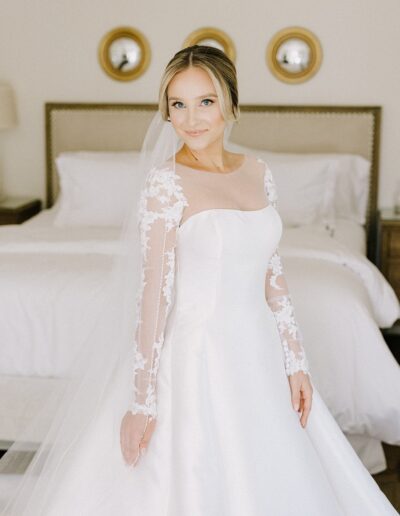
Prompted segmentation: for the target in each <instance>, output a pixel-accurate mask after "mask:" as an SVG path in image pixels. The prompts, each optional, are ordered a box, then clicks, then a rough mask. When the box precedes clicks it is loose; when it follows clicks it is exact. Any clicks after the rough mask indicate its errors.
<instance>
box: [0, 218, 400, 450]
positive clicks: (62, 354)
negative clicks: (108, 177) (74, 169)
mask: <svg viewBox="0 0 400 516" xmlns="http://www.w3.org/2000/svg"><path fill="white" fill-rule="evenodd" d="M54 215H55V208H53V209H51V210H44V211H42V212H41V213H40V214H39V215H37V216H36V217H33V218H32V219H30V220H29V221H27V222H26V223H24V224H22V225H20V226H5V227H2V228H0V282H1V285H2V288H1V290H0V328H1V334H2V345H1V348H0V380H2V382H3V387H4V386H5V385H6V383H7V379H8V380H10V381H11V380H12V382H14V383H13V385H14V384H15V379H16V378H18V377H20V376H23V377H26V378H28V377H31V378H35V377H36V378H37V377H59V376H62V375H63V373H64V371H65V370H66V368H67V367H68V365H69V364H70V362H71V360H73V358H74V357H75V356H76V354H77V353H78V351H79V350H78V349H76V347H75V346H74V342H73V341H71V339H70V338H69V335H71V334H72V335H74V332H75V331H77V332H79V331H80V327H81V325H80V322H81V321H82V319H85V321H86V323H87V321H88V318H90V317H91V313H92V312H93V307H95V306H96V303H98V293H99V291H100V289H101V285H102V278H103V277H104V272H105V271H107V270H108V268H109V266H110V264H111V256H110V255H111V254H112V253H113V252H115V251H116V250H117V245H116V242H117V240H116V238H117V237H118V229H117V228H89V227H87V228H57V227H54V226H52V221H53V218H54ZM350 246H351V247H350ZM279 249H280V254H281V256H282V259H283V262H284V267H285V273H286V277H287V281H288V284H289V288H290V291H291V293H292V297H293V301H294V306H295V310H296V314H297V318H298V321H299V325H300V327H301V328H302V331H303V334H304V339H305V348H306V352H307V355H308V358H309V362H310V368H311V372H312V375H313V377H314V381H315V384H316V385H317V386H318V389H319V391H320V392H321V395H322V396H323V399H324V400H325V402H326V403H327V405H328V407H329V409H330V410H331V412H332V413H333V415H334V416H335V418H336V420H337V421H338V422H339V424H340V425H341V428H342V429H343V430H344V431H345V432H349V433H351V434H364V435H368V436H370V437H374V438H376V439H378V440H383V441H386V442H389V443H396V444H400V406H399V404H398V399H399V394H400V369H399V366H398V364H397V362H396V361H395V360H394V358H393V356H392V355H391V353H390V351H389V350H388V348H387V346H386V344H385V342H384V340H383V338H382V336H381V334H380V331H379V328H378V326H380V327H389V326H391V325H392V324H393V322H394V321H395V320H396V319H397V318H398V317H400V308H399V303H398V300H397V298H396V296H395V294H394V292H393V290H392V288H391V287H390V285H389V284H388V282H387V281H386V280H385V278H384V277H383V276H382V274H381V273H380V272H379V271H378V269H377V268H376V267H375V266H373V265H372V263H371V262H369V261H368V260H367V259H366V257H365V234H364V230H363V228H362V227H360V226H358V225H357V224H355V223H353V222H350V223H346V221H341V222H340V224H338V225H337V228H336V232H335V236H334V238H332V237H330V236H329V234H328V233H327V231H326V230H325V229H324V228H323V227H322V226H308V227H300V228H284V231H283V236H282V240H281V242H280V246H279ZM94 312H95V310H94ZM315 314H318V315H317V316H315ZM85 327H87V324H85ZM55 343H56V344H57V345H56V346H55ZM12 382H11V383H12ZM0 406H1V395H0ZM8 406H10V405H8ZM2 417H4V414H3V413H1V409H0V421H1V418H2ZM1 438H2V435H1V432H0V439H1Z"/></svg>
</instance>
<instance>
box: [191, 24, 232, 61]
mask: <svg viewBox="0 0 400 516" xmlns="http://www.w3.org/2000/svg"><path fill="white" fill-rule="evenodd" d="M192 45H208V46H210V47H216V48H219V49H220V50H222V51H223V52H225V54H226V55H227V56H228V57H229V58H230V59H231V60H232V61H233V62H235V60H236V50H235V45H234V44H233V41H232V39H231V38H230V37H229V36H228V34H226V32H224V31H222V30H220V29H217V28H215V27H202V28H200V29H197V30H195V31H193V32H191V33H190V34H189V36H188V37H187V38H186V39H185V41H184V42H183V46H182V48H186V47H190V46H192Z"/></svg>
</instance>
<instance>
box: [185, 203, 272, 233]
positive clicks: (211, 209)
mask: <svg viewBox="0 0 400 516" xmlns="http://www.w3.org/2000/svg"><path fill="white" fill-rule="evenodd" d="M267 208H273V205H272V204H271V203H269V204H267V206H263V207H262V208H257V209H256V210H241V209H239V208H207V209H205V210H201V211H198V212H197V213H194V214H193V215H190V217H188V218H187V219H186V220H185V221H184V222H183V223H182V224H181V225H180V226H178V228H177V231H178V232H179V231H180V230H182V228H183V227H185V226H186V224H188V222H189V221H190V220H191V219H194V218H196V217H197V216H199V215H201V214H202V213H210V212H213V211H231V212H238V213H258V212H262V211H264V210H266V209H267Z"/></svg>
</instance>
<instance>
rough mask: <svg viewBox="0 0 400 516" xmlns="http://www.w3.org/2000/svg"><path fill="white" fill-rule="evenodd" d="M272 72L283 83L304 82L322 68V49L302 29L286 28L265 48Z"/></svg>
mask: <svg viewBox="0 0 400 516" xmlns="http://www.w3.org/2000/svg"><path fill="white" fill-rule="evenodd" d="M266 57H267V63H268V66H269V68H270V70H271V72H272V73H273V74H274V75H275V77H277V78H278V79H280V80H281V81H283V82H286V83H291V84H296V83H300V82H304V81H307V80H308V79H310V78H311V77H312V76H313V75H315V74H316V73H317V71H318V69H319V67H320V66H321V61H322V48H321V44H320V42H319V40H318V38H317V36H316V35H315V34H313V33H312V32H311V31H309V30H308V29H305V28H304V27H287V28H285V29H282V30H280V31H279V32H277V33H276V34H275V35H274V36H273V37H272V39H271V41H270V42H269V44H268V47H267V56H266Z"/></svg>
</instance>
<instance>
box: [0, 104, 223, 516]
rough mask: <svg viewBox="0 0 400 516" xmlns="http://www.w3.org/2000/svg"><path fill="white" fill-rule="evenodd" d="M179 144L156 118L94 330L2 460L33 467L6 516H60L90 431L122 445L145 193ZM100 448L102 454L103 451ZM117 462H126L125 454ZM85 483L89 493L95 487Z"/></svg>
mask: <svg viewBox="0 0 400 516" xmlns="http://www.w3.org/2000/svg"><path fill="white" fill-rule="evenodd" d="M231 129H232V123H231V122H227V124H226V129H225V142H227V138H228V137H229V134H230V131H231ZM182 143H183V142H182V141H181V140H180V139H179V138H178V136H177V134H176V132H175V130H174V128H173V126H172V124H171V123H169V122H166V121H164V120H163V119H162V116H161V113H160V111H157V112H156V114H155V116H154V117H153V119H152V121H151V123H150V125H149V128H148V130H147V133H146V135H145V138H144V142H143V146H142V149H141V153H140V159H139V165H138V166H137V167H136V168H135V170H132V180H131V184H130V190H131V198H132V203H131V210H130V212H129V213H127V215H126V217H125V220H124V223H123V225H122V227H121V231H120V233H119V237H118V239H117V241H116V247H115V254H114V255H112V259H111V262H110V267H109V272H108V273H107V274H106V275H105V277H104V278H102V283H101V285H99V288H98V292H99V294H98V295H99V297H100V298H101V303H100V304H99V305H97V306H96V308H95V309H96V314H95V317H90V318H89V319H90V320H91V321H94V323H92V324H91V326H90V327H89V326H88V327H84V328H83V327H82V328H81V329H80V330H81V331H80V332H79V334H78V335H72V334H71V336H70V338H71V339H74V342H75V343H78V346H76V348H77V349H79V350H80V352H79V353H78V355H77V356H76V357H75V359H74V361H73V363H72V364H71V366H70V368H69V370H68V372H67V374H65V376H64V377H63V378H60V379H59V380H58V381H57V388H56V389H54V390H53V391H52V392H51V394H50V396H49V398H48V399H46V402H45V403H44V404H43V407H42V408H41V410H40V411H39V413H37V415H36V417H35V418H34V419H33V420H32V422H31V423H30V424H29V425H28V426H27V427H26V428H25V429H24V430H23V431H22V432H21V434H20V435H19V436H18V438H17V440H16V441H15V442H14V443H13V444H12V445H11V447H10V448H9V449H8V451H7V452H6V453H5V455H4V456H3V457H2V458H1V459H0V474H2V475H6V474H7V473H8V472H10V471H11V472H12V471H14V470H15V467H16V466H17V465H18V464H20V463H21V461H29V460H30V459H31V460H30V463H29V465H28V467H27V468H26V470H25V472H24V473H23V474H22V475H21V477H20V478H19V479H18V480H17V478H16V477H15V475H14V477H13V478H12V480H13V481H15V482H14V489H13V492H12V495H10V496H9V498H8V500H6V503H4V500H3V504H2V506H0V514H1V515H3V516H5V515H7V516H23V515H29V516H36V515H47V514H56V513H53V512H52V510H51V509H50V507H51V505H52V497H53V496H54V495H55V493H57V490H58V489H62V485H63V476H64V475H65V474H66V472H67V471H70V472H72V474H74V468H79V467H80V466H79V465H80V464H81V462H80V460H79V458H80V456H82V454H85V453H89V451H88V450H89V449H90V448H92V447H93V446H92V444H93V443H91V435H92V429H93V428H96V425H99V424H103V423H102V418H103V417H107V422H108V424H109V428H110V429H111V430H110V432H111V434H112V436H111V438H113V439H117V440H118V441H119V437H118V436H119V432H120V424H121V420H122V418H123V416H124V414H125V413H126V411H127V410H129V407H130V406H132V401H133V399H134V388H133V374H132V371H134V366H135V348H134V333H135V328H136V325H137V322H138V296H139V293H140V290H141V280H142V274H141V242H140V238H139V231H138V222H139V220H138V218H139V211H138V204H139V199H140V192H141V190H142V188H143V187H144V185H145V182H146V178H147V176H148V174H149V172H150V171H151V170H152V169H153V168H154V167H160V168H162V166H163V164H164V163H165V161H167V160H169V161H170V163H172V166H173V167H175V154H176V152H177V151H178V150H179V148H180V147H181V145H182ZM92 309H93V308H92V307H88V310H92ZM53 345H55V346H56V345H57V344H56V343H53ZM106 406H107V407H108V408H107V414H106V416H105V407H106ZM27 410H29V407H27ZM44 423H45V425H46V428H47V432H46V435H45V436H40V440H38V439H37V435H38V429H39V428H43V425H44ZM94 434H95V432H94ZM89 443H91V444H90V445H89ZM96 446H97V448H96V449H97V451H98V453H99V454H101V443H99V444H98V445H96ZM118 460H119V459H118ZM120 460H121V462H122V461H123V458H122V454H121V456H120ZM139 467H140V465H139ZM110 469H111V470H112V465H110V464H104V466H103V468H101V470H100V469H99V470H96V477H97V478H96V481H97V482H103V481H104V488H105V489H104V497H106V492H107V489H108V490H109V489H112V486H111V485H110V483H109V479H110V477H112V471H109V470H110ZM90 474H91V475H93V474H94V473H93V471H91V472H90ZM11 477H12V475H11ZM11 477H9V478H10V479H11ZM103 478H104V480H103ZM88 482H89V485H90V479H89V480H88ZM100 503H101V500H99V504H100ZM85 514H86V513H85ZM90 514H92V512H90ZM93 514H96V512H95V510H94V512H93Z"/></svg>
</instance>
